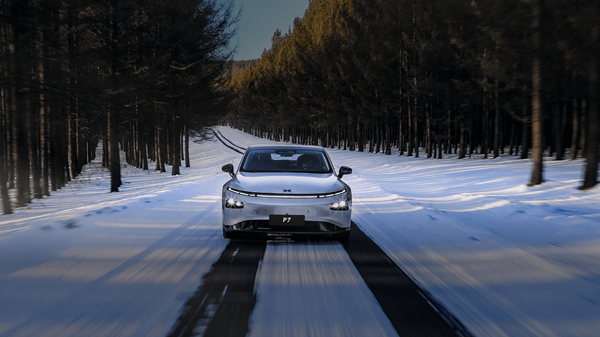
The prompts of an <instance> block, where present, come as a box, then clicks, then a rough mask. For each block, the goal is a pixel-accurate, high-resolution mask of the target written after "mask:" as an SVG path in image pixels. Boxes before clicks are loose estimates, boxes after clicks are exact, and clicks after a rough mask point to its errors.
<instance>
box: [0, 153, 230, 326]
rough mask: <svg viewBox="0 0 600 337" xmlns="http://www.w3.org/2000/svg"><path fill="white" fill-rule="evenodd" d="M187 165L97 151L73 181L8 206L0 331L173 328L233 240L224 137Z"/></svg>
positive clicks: (2, 224)
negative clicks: (120, 166)
mask: <svg viewBox="0 0 600 337" xmlns="http://www.w3.org/2000/svg"><path fill="white" fill-rule="evenodd" d="M193 149H194V151H193V153H192V154H191V160H192V162H193V167H191V168H183V167H182V168H181V169H182V173H183V174H182V175H180V176H171V175H170V173H166V174H159V173H154V172H147V171H142V170H138V169H135V168H125V169H124V170H123V186H122V187H121V189H120V192H118V193H109V192H108V191H109V190H110V188H109V187H110V186H109V183H110V179H109V177H108V172H106V171H105V170H103V169H101V168H100V163H99V162H98V161H95V162H93V163H91V164H88V165H86V167H85V168H84V172H83V173H82V175H81V176H80V177H78V178H77V179H76V180H75V181H72V182H71V183H70V184H69V185H68V186H66V187H65V188H63V189H61V190H59V191H56V192H54V193H52V195H51V196H50V197H47V198H44V199H42V200H35V201H34V202H33V203H32V204H31V205H30V206H29V207H27V208H24V209H18V210H16V212H15V214H12V215H8V216H0V283H1V284H2V287H1V289H0V302H1V303H0V335H2V336H4V335H8V336H165V335H166V334H167V333H168V331H169V329H170V328H171V326H172V325H173V323H174V322H175V320H176V319H177V317H178V315H179V311H180V310H181V307H182V304H183V303H184V301H185V300H186V298H187V297H189V296H190V294H191V293H193V291H194V290H195V289H196V288H197V287H198V282H199V280H201V278H202V275H204V274H205V273H206V272H207V271H208V270H209V269H210V266H211V265H212V264H213V263H214V262H215V261H216V260H217V259H218V257H219V256H220V254H221V252H222V251H223V249H224V248H225V246H226V244H227V241H225V240H223V238H222V236H221V214H220V209H221V207H220V197H221V187H222V185H223V183H224V182H225V181H226V180H227V179H228V177H227V175H226V174H223V173H222V172H221V170H220V166H217V165H216V163H220V162H228V161H231V160H235V159H236V158H238V157H239V155H238V154H237V153H235V152H232V151H231V152H228V151H227V150H224V149H223V146H222V145H220V144H219V143H216V142H205V143H203V144H201V145H197V144H195V146H193Z"/></svg>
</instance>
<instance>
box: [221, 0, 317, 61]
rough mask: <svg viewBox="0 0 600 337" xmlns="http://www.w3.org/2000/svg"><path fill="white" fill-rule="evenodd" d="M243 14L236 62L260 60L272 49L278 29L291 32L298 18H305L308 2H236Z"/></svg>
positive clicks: (239, 0) (235, 40) (289, 0)
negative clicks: (272, 42) (265, 50)
mask: <svg viewBox="0 0 600 337" xmlns="http://www.w3.org/2000/svg"><path fill="white" fill-rule="evenodd" d="M234 4H235V6H236V9H237V10H241V17H240V21H239V23H238V29H237V36H236V37H234V38H233V41H232V43H233V44H237V46H238V47H237V52H236V54H235V56H234V57H233V59H234V60H236V61H243V60H251V59H257V58H260V55H261V54H262V52H263V50H264V49H265V48H266V49H269V48H270V47H271V38H272V37H273V33H274V32H275V30H276V29H278V28H279V30H281V31H282V32H284V33H285V32H287V30H288V28H289V27H290V26H292V25H293V24H294V18H296V17H300V18H301V17H303V16H304V11H306V9H307V8H308V0H234Z"/></svg>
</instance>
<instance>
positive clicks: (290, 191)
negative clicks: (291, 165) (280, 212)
mask: <svg viewBox="0 0 600 337" xmlns="http://www.w3.org/2000/svg"><path fill="white" fill-rule="evenodd" d="M285 192H289V193H292V189H289V190H286V189H285V188H284V189H283V193H285Z"/></svg>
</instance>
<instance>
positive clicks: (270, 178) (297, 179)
mask: <svg viewBox="0 0 600 337" xmlns="http://www.w3.org/2000/svg"><path fill="white" fill-rule="evenodd" d="M227 186H229V187H231V188H233V189H236V190H241V191H245V192H253V193H276V194H280V193H284V190H286V191H285V193H286V194H288V193H289V194H313V193H331V192H338V191H341V190H343V189H348V187H347V185H346V184H344V183H343V182H341V181H340V180H339V179H338V178H337V176H336V175H335V174H333V173H326V174H313V173H248V172H238V174H236V175H235V177H234V178H233V179H231V180H230V181H229V183H228V185H227ZM289 190H291V192H288V191H289Z"/></svg>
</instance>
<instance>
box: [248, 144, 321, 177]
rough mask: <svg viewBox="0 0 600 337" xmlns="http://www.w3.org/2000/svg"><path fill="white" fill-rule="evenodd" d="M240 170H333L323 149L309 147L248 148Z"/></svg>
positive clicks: (313, 171)
mask: <svg viewBox="0 0 600 337" xmlns="http://www.w3.org/2000/svg"><path fill="white" fill-rule="evenodd" d="M240 170H241V171H242V172H303V173H331V172H333V171H332V169H331V166H330V165H329V162H328V161H327V158H326V157H325V154H324V153H323V151H318V150H311V149H284V150H281V149H260V150H258V149H257V150H250V152H248V154H247V155H246V157H245V160H244V162H243V164H242V167H241V169H240Z"/></svg>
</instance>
